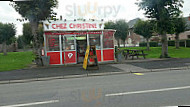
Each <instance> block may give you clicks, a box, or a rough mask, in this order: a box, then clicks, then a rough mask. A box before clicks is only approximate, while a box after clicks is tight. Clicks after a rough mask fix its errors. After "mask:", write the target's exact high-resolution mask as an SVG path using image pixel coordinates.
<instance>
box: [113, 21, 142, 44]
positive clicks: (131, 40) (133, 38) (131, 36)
mask: <svg viewBox="0 0 190 107" xmlns="http://www.w3.org/2000/svg"><path fill="white" fill-rule="evenodd" d="M138 20H140V18H136V19H133V20H130V21H129V22H128V25H129V33H128V35H127V38H126V40H125V43H123V41H122V40H120V46H121V47H124V44H125V46H128V47H133V46H139V43H140V42H145V39H144V37H143V36H141V35H138V34H136V33H134V25H135V24H136V22H137V21H138ZM116 32H117V31H116ZM114 43H115V45H116V46H117V40H115V41H114Z"/></svg>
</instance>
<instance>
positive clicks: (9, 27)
mask: <svg viewBox="0 0 190 107" xmlns="http://www.w3.org/2000/svg"><path fill="white" fill-rule="evenodd" d="M15 34H16V28H15V25H14V24H11V23H6V24H3V23H0V40H1V41H2V45H3V53H4V55H7V44H8V43H11V41H12V40H11V39H12V38H13V37H14V36H15Z"/></svg>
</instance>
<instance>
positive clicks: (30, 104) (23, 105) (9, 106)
mask: <svg viewBox="0 0 190 107" xmlns="http://www.w3.org/2000/svg"><path fill="white" fill-rule="evenodd" d="M57 102H59V100H51V101H43V102H33V103H26V104H15V105H7V106H0V107H25V106H32V105H41V104H50V103H57Z"/></svg>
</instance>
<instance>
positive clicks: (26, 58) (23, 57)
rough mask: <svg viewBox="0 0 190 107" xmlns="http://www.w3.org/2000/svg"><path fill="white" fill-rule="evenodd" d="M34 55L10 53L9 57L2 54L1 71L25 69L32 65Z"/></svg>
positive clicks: (0, 60) (0, 59) (30, 53)
mask: <svg viewBox="0 0 190 107" xmlns="http://www.w3.org/2000/svg"><path fill="white" fill-rule="evenodd" d="M33 59H34V55H33V53H32V52H31V51H29V52H8V53H7V56H4V55H3V53H0V71H10V70H16V69H23V68H25V67H27V66H28V65H29V64H31V63H32V60H33Z"/></svg>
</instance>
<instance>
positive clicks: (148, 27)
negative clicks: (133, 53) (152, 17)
mask: <svg viewBox="0 0 190 107" xmlns="http://www.w3.org/2000/svg"><path fill="white" fill-rule="evenodd" d="M134 32H135V33H137V34H139V35H142V36H143V37H144V38H147V39H149V38H150V37H151V36H152V34H153V33H154V23H153V22H151V21H142V20H139V21H138V22H137V23H136V24H135V26H134Z"/></svg>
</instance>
